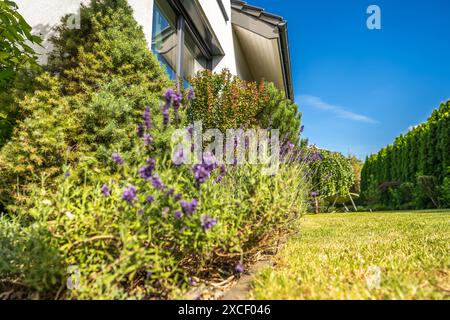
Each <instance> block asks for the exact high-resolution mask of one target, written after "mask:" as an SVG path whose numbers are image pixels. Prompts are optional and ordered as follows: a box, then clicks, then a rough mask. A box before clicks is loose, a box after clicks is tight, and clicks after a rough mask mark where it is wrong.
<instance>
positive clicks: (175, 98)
mask: <svg viewBox="0 0 450 320" xmlns="http://www.w3.org/2000/svg"><path fill="white" fill-rule="evenodd" d="M182 100H183V95H182V94H181V92H174V93H173V95H172V103H173V109H174V110H175V111H176V110H178V108H179V107H180V105H181V101H182Z"/></svg>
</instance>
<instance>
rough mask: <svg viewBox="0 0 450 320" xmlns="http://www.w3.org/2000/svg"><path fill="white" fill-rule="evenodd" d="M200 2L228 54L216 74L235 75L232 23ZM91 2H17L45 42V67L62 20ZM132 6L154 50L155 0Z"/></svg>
mask: <svg viewBox="0 0 450 320" xmlns="http://www.w3.org/2000/svg"><path fill="white" fill-rule="evenodd" d="M198 1H199V3H200V5H201V6H202V8H203V11H204V14H205V16H206V17H207V18H208V21H209V22H210V25H211V27H212V29H213V30H214V33H215V34H216V36H217V38H218V39H219V41H220V44H221V46H222V48H223V50H224V52H225V56H223V57H216V58H214V59H213V70H214V71H220V70H222V69H223V68H227V69H229V70H230V71H231V72H232V73H233V74H236V73H237V70H236V61H235V54H234V45H233V32H232V25H231V21H230V20H229V21H226V20H225V18H224V16H223V14H222V11H221V9H220V7H219V4H218V3H217V1H216V0H198ZM222 1H223V4H224V6H225V8H226V10H227V14H228V17H229V18H231V3H230V0H222ZM89 2H90V0H16V3H17V5H18V6H19V12H20V13H21V14H22V15H23V16H24V18H25V20H26V21H27V22H28V23H29V24H30V25H31V26H32V27H33V30H34V31H33V32H34V33H35V34H40V35H41V36H42V37H43V39H44V43H43V46H44V48H41V47H35V49H36V51H37V52H38V53H39V54H41V55H40V58H39V61H40V63H41V64H45V63H46V61H47V53H48V52H50V51H51V50H52V46H51V44H50V42H49V41H48V40H49V39H50V38H51V36H52V35H53V34H54V31H53V28H54V27H55V26H57V25H58V24H59V23H60V22H61V18H62V17H63V16H65V15H67V14H74V15H75V17H76V15H77V13H78V12H79V7H80V4H81V3H83V4H88V3H89ZM128 3H129V4H130V6H131V7H132V8H133V12H134V17H135V19H136V21H137V22H138V23H139V24H140V25H141V26H142V28H143V31H144V34H145V37H146V39H147V43H148V44H149V48H150V47H151V37H152V17H153V0H128Z"/></svg>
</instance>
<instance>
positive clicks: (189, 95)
mask: <svg viewBox="0 0 450 320" xmlns="http://www.w3.org/2000/svg"><path fill="white" fill-rule="evenodd" d="M186 99H187V101H188V102H191V101H192V100H194V99H195V92H194V89H192V88H190V89H189V91H188V93H187V95H186Z"/></svg>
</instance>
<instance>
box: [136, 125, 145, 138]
mask: <svg viewBox="0 0 450 320" xmlns="http://www.w3.org/2000/svg"><path fill="white" fill-rule="evenodd" d="M144 131H145V129H144V126H143V125H142V124H140V125H138V127H137V135H138V137H139V138H142V137H143V136H144Z"/></svg>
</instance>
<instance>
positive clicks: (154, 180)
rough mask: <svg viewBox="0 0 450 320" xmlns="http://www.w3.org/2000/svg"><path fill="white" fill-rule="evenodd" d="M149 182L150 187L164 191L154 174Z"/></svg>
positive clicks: (162, 185)
mask: <svg viewBox="0 0 450 320" xmlns="http://www.w3.org/2000/svg"><path fill="white" fill-rule="evenodd" d="M150 181H151V182H152V186H153V187H154V188H156V189H160V190H161V189H164V183H163V182H162V180H161V178H160V177H159V176H158V174H156V173H155V174H154V175H153V177H151V178H150Z"/></svg>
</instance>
